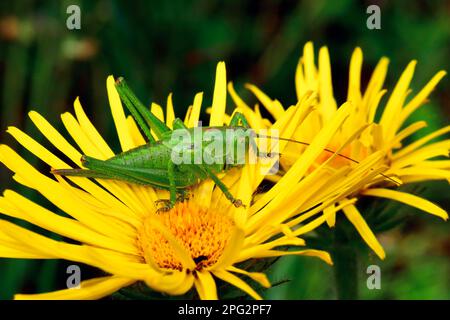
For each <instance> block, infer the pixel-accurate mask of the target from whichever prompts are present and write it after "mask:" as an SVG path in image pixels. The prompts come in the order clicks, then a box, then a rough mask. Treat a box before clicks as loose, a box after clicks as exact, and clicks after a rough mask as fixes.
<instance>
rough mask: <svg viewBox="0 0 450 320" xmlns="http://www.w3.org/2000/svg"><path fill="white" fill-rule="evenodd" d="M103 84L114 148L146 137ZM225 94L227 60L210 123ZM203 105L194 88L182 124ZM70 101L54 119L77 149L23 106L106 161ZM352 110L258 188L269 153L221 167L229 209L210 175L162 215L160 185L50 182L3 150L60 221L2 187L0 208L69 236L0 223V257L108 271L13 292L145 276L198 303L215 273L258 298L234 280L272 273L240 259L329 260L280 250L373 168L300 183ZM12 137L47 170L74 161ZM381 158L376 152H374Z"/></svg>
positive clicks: (283, 125) (73, 156)
mask: <svg viewBox="0 0 450 320" xmlns="http://www.w3.org/2000/svg"><path fill="white" fill-rule="evenodd" d="M107 90H108V97H109V102H110V107H111V111H112V116H113V119H114V123H115V126H116V129H117V134H118V138H119V141H120V145H121V148H122V150H123V151H125V150H129V149H131V148H135V147H137V146H139V145H142V144H144V143H145V141H144V139H143V137H142V135H141V133H140V131H139V130H138V127H137V126H136V123H135V122H134V120H133V119H132V118H131V117H128V118H127V117H126V116H125V114H124V111H123V108H122V104H121V101H120V98H119V95H118V93H117V91H116V89H115V86H114V79H113V77H111V76H110V77H108V79H107ZM226 95H227V94H226V74H225V65H224V63H219V65H218V67H217V75H216V83H215V89H214V97H213V102H212V115H211V120H210V125H211V126H221V125H223V123H224V122H226V116H225V107H226ZM314 102H315V100H314V98H313V97H307V98H305V99H302V101H301V102H299V104H298V105H297V106H293V107H291V108H289V109H287V110H286V112H285V113H284V114H283V115H281V116H280V117H279V120H278V121H277V122H276V123H275V124H274V125H273V126H272V128H274V129H278V130H279V131H280V135H281V136H283V137H287V138H289V137H291V136H292V134H293V132H295V130H296V128H297V126H298V125H299V124H300V123H301V122H302V120H303V119H304V118H305V116H306V114H307V112H308V110H311V108H312V105H313V104H314ZM201 103H202V94H201V93H199V94H197V95H196V97H195V99H194V103H193V105H192V106H191V107H190V108H189V110H188V114H187V116H186V119H185V123H186V124H187V125H188V126H194V125H196V124H197V122H198V118H199V114H200V108H201ZM74 108H75V117H74V116H73V115H72V114H70V113H65V114H63V115H62V117H61V118H62V122H63V124H64V125H65V127H66V129H67V131H68V132H69V134H70V136H71V137H72V138H73V140H74V141H75V143H76V144H77V147H75V146H73V145H71V144H70V143H69V142H68V141H67V140H66V139H65V138H64V137H63V136H62V135H61V134H60V133H59V132H58V131H57V130H56V129H55V128H54V127H53V126H52V125H51V124H49V123H48V122H47V121H46V120H45V119H44V118H43V117H42V116H40V115H39V114H38V113H36V112H30V114H29V116H30V118H31V120H32V121H33V123H34V124H35V125H36V127H37V128H38V130H39V131H40V132H41V133H42V134H43V135H44V136H45V137H46V138H47V139H48V141H49V142H50V143H51V144H52V145H53V147H54V148H56V150H58V151H60V152H61V153H62V154H64V155H65V156H67V158H68V159H70V160H71V161H72V162H73V163H74V164H75V165H76V166H79V167H81V162H80V158H81V156H82V154H86V155H89V156H92V157H95V158H99V159H107V158H110V157H112V156H113V155H114V153H113V151H112V150H111V148H110V147H109V146H108V145H107V143H106V142H105V141H104V140H103V138H102V136H101V135H100V134H99V132H98V131H97V130H96V128H95V127H94V126H93V125H92V123H91V122H90V120H89V119H88V118H87V116H86V114H85V113H84V111H83V109H82V107H81V105H80V102H79V100H78V99H77V100H76V101H75V103H74ZM151 109H152V111H153V112H154V114H156V115H157V116H158V117H159V118H160V119H163V118H164V115H163V109H162V108H161V107H160V106H159V105H157V104H152V108H151ZM350 112H351V108H350V105H347V106H344V107H342V108H341V109H340V110H339V112H336V114H335V116H333V117H332V119H331V120H330V121H329V123H328V124H327V125H326V126H324V128H323V130H321V131H320V132H319V133H318V134H317V136H316V138H315V139H314V141H313V142H312V144H311V146H310V147H308V148H307V149H306V150H305V152H304V153H303V155H302V156H301V157H299V159H298V161H296V162H295V163H293V164H292V167H291V170H289V172H288V173H286V174H285V175H284V177H283V178H281V179H280V180H279V181H278V183H277V184H275V185H274V186H273V187H272V188H271V189H270V190H268V191H267V192H266V193H260V194H256V195H254V193H255V191H256V190H257V187H258V186H259V185H260V183H261V182H262V181H263V180H264V177H265V175H266V174H267V173H268V172H269V170H270V168H271V167H272V166H273V164H274V163H275V161H277V159H276V157H274V158H273V159H271V160H270V161H269V163H267V164H262V163H256V164H247V165H245V166H244V167H242V168H240V169H233V170H230V171H228V172H226V173H224V174H222V176H221V179H222V181H223V182H224V183H225V184H226V185H227V186H228V187H229V188H230V190H231V192H232V193H233V194H234V195H235V196H236V197H237V198H239V199H241V200H242V201H243V203H244V205H245V206H242V207H239V208H235V207H234V206H233V205H232V204H231V203H230V201H228V200H227V199H226V198H225V197H224V195H223V193H222V192H221V191H220V189H219V188H217V187H216V186H215V184H214V183H213V182H212V181H210V180H206V181H203V182H202V183H200V184H199V185H197V186H195V187H194V188H193V189H192V190H190V193H191V195H190V198H189V199H188V200H187V201H185V202H179V203H177V204H176V205H175V207H174V208H172V209H171V210H170V211H168V212H162V213H159V214H158V213H157V208H156V206H155V201H157V200H158V199H167V198H168V193H167V191H163V190H157V189H154V188H151V187H146V186H138V185H130V184H126V183H124V182H120V181H116V180H100V179H98V180H91V179H87V178H83V177H67V178H64V177H61V176H55V177H48V176H47V175H45V174H43V173H40V172H39V171H38V170H36V169H35V168H34V167H33V166H31V165H30V164H29V163H28V162H26V161H25V160H24V159H23V158H22V157H21V156H19V155H18V154H17V153H16V152H15V151H13V150H12V149H11V148H9V147H8V146H6V145H1V146H0V161H1V162H2V163H3V164H4V165H5V166H6V167H8V168H9V169H10V170H11V171H12V172H14V179H15V180H16V181H17V182H19V183H20V184H22V185H24V186H26V187H29V188H31V189H34V190H35V191H36V192H38V193H40V194H41V195H42V196H43V197H45V198H46V199H48V200H49V201H50V202H51V203H53V205H55V206H56V207H57V208H59V209H60V210H61V211H63V212H65V213H66V214H67V216H62V215H58V214H56V213H53V212H51V211H50V210H48V209H46V208H44V207H43V206H40V205H38V204H36V203H34V202H32V201H30V200H29V199H27V198H25V197H24V196H22V195H20V194H18V193H16V192H15V191H12V190H6V191H5V192H4V195H3V196H2V197H1V198H0V212H1V213H3V214H5V215H7V216H10V217H14V218H18V219H22V220H26V221H28V222H30V223H32V224H34V225H36V226H38V227H40V228H43V229H45V230H48V231H50V232H53V233H55V234H59V235H61V236H63V237H66V238H68V239H71V240H72V242H71V243H69V242H64V241H56V240H53V239H51V238H49V237H46V236H43V235H41V234H38V233H36V232H32V231H30V230H28V229H25V228H22V227H20V226H18V225H16V224H14V223H11V222H8V221H6V220H0V257H2V258H25V259H65V260H70V261H75V262H79V263H84V264H88V265H91V266H94V267H97V268H99V269H101V270H103V271H104V272H106V273H107V274H108V275H106V276H104V277H101V278H95V279H91V280H86V281H83V282H82V283H81V288H80V289H63V290H60V291H56V292H50V293H42V294H31V295H22V294H18V295H16V296H15V298H16V299H96V298H101V297H104V296H107V295H109V294H112V293H114V292H116V291H117V290H119V289H121V288H123V287H126V286H129V285H131V284H133V283H135V282H137V281H143V282H145V283H146V284H147V285H148V286H149V287H150V288H152V289H154V290H156V291H160V292H163V293H167V294H171V295H181V294H184V293H186V292H187V291H189V290H190V289H191V288H192V287H195V288H196V290H197V292H198V294H199V296H200V297H201V298H202V299H215V298H217V297H218V293H217V290H216V284H215V280H214V279H215V278H218V279H222V280H223V281H225V282H228V283H230V284H232V285H234V286H236V287H238V288H240V289H241V290H243V291H244V292H246V293H248V294H249V295H250V296H252V297H253V298H256V299H258V298H260V296H259V295H258V293H256V292H255V291H254V290H253V289H252V288H251V287H250V286H249V285H248V284H247V283H246V282H244V280H242V279H241V276H246V277H248V278H250V279H252V280H254V281H256V282H259V283H260V284H261V285H263V286H265V287H268V286H270V283H269V281H268V279H267V278H266V276H265V275H264V274H262V273H258V272H249V271H246V270H243V269H240V268H238V267H236V266H235V265H236V264H238V263H240V262H243V261H246V260H248V259H254V258H256V259H263V258H269V257H278V256H284V255H306V256H316V257H319V258H321V259H323V260H324V261H326V262H327V263H329V264H331V259H330V256H329V255H328V253H326V252H323V251H320V250H292V251H286V250H281V249H277V248H278V247H285V246H303V245H304V244H305V243H304V241H303V240H302V239H300V238H298V236H300V235H302V234H304V233H306V232H309V231H311V230H313V229H314V228H315V227H317V226H318V225H320V224H322V223H323V222H325V219H326V217H325V216H323V215H319V216H317V215H318V214H319V213H320V212H321V210H323V208H324V207H326V206H328V205H329V204H330V203H334V202H336V201H342V204H341V206H345V205H346V204H348V203H351V202H352V201H354V200H353V199H350V198H349V200H344V199H346V197H349V195H350V194H352V193H353V192H354V191H355V188H357V185H358V184H359V183H364V182H368V181H370V179H373V177H374V176H376V175H377V172H375V171H373V170H371V169H370V168H371V167H372V164H371V163H370V162H368V161H362V162H361V164H360V165H358V166H355V167H354V168H353V169H350V168H344V169H343V170H338V171H336V172H335V173H333V174H328V173H327V171H326V170H321V168H319V169H318V170H315V171H313V172H311V173H309V175H308V178H304V179H303V177H304V176H305V174H306V173H307V169H308V168H309V167H310V165H311V163H312V162H313V161H314V159H315V158H316V157H317V156H319V155H320V154H321V152H322V151H323V148H324V147H325V146H326V145H328V144H329V141H330V139H331V138H332V137H333V135H334V134H335V133H336V131H337V130H339V128H340V127H341V125H342V123H343V120H344V119H345V118H346V117H347V116H348V115H349V114H350ZM174 117H175V116H174V111H173V106H172V100H171V96H170V95H169V98H168V101H167V112H166V116H165V121H166V123H167V124H168V125H169V126H170V125H171V123H172V121H173V119H174ZM8 132H9V133H10V134H11V135H12V136H13V137H14V138H15V139H16V140H17V141H18V142H19V143H20V144H21V145H22V146H24V147H25V148H26V149H28V151H30V152H31V153H33V154H34V155H35V156H36V157H37V158H39V159H40V160H42V161H43V162H45V163H46V164H47V165H48V166H49V170H50V168H61V169H64V168H67V169H69V168H71V165H70V164H69V163H66V162H64V161H63V160H62V159H61V158H59V157H58V156H56V155H55V154H53V153H52V152H50V151H49V149H47V148H45V147H44V146H43V145H41V144H39V143H38V142H37V141H35V140H34V139H33V138H32V137H30V136H29V135H27V134H26V133H24V132H22V131H20V130H19V129H17V128H14V127H10V128H9V129H8ZM285 146H286V142H281V143H280V145H279V147H280V150H283V148H284V147H285ZM379 156H380V154H378V155H375V158H376V157H379ZM372 161H373V160H372ZM323 167H324V166H322V168H323ZM302 212H304V213H302ZM299 213H301V214H299ZM300 224H301V227H299V225H300ZM73 241H75V242H76V243H77V244H74V243H73ZM238 275H239V276H238Z"/></svg>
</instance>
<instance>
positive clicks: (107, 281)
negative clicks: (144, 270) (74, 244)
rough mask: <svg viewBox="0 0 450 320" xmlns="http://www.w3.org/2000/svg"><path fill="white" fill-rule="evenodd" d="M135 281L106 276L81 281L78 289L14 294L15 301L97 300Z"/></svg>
mask: <svg viewBox="0 0 450 320" xmlns="http://www.w3.org/2000/svg"><path fill="white" fill-rule="evenodd" d="M133 282H135V280H133V279H128V278H123V277H117V276H108V277H103V278H95V279H91V280H86V281H82V282H81V283H80V288H79V289H77V288H72V289H65V290H59V291H53V292H48V293H39V294H16V295H15V296H14V299H15V300H97V299H101V298H103V297H106V296H109V295H111V294H113V293H114V292H116V291H118V290H120V289H121V288H123V287H126V286H129V285H131V284H132V283H133Z"/></svg>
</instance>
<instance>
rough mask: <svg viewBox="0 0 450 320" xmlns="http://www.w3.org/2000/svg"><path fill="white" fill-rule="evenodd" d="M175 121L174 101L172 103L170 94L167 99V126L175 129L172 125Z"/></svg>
mask: <svg viewBox="0 0 450 320" xmlns="http://www.w3.org/2000/svg"><path fill="white" fill-rule="evenodd" d="M173 120H175V111H174V108H173V101H172V93H170V94H169V96H168V97H167V108H166V125H167V126H168V127H169V128H170V129H173V127H172V123H173Z"/></svg>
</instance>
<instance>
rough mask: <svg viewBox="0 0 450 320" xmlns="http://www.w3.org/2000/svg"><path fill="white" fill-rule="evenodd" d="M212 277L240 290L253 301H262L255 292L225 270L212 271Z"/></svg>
mask: <svg viewBox="0 0 450 320" xmlns="http://www.w3.org/2000/svg"><path fill="white" fill-rule="evenodd" d="M214 275H215V276H216V277H217V278H219V279H222V280H223V281H226V282H228V283H230V284H232V285H233V286H235V287H237V288H239V289H241V290H242V291H244V292H245V293H247V294H248V295H249V296H251V297H252V298H253V299H255V300H262V298H261V296H260V295H259V294H258V293H257V292H256V291H255V290H253V289H252V288H251V287H250V286H249V285H248V284H247V283H245V282H244V281H242V280H241V279H240V278H238V277H236V276H235V275H234V274H232V273H230V272H228V271H225V270H217V271H214Z"/></svg>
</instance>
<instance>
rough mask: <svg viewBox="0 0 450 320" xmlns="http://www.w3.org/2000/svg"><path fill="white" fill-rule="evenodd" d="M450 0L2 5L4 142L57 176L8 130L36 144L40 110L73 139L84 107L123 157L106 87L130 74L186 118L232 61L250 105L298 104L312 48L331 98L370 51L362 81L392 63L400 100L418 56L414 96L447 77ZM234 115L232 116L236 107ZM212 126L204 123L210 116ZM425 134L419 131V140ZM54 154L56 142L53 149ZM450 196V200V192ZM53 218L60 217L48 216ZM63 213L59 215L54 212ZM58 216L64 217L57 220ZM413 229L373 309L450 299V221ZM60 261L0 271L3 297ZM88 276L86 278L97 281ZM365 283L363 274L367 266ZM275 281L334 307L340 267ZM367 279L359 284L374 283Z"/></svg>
mask: <svg viewBox="0 0 450 320" xmlns="http://www.w3.org/2000/svg"><path fill="white" fill-rule="evenodd" d="M71 4H78V5H79V6H80V7H81V12H82V16H81V30H68V29H67V28H66V19H67V17H68V15H67V13H66V8H67V6H69V5H71ZM370 4H378V5H380V7H381V13H382V18H381V19H382V20H381V26H382V29H381V30H368V29H367V28H366V19H367V16H368V15H367V14H366V8H367V6H368V5H370ZM449 11H450V5H449V2H448V1H444V0H442V1H434V0H433V1H425V0H423V1H375V0H373V1H352V0H341V1H325V0H315V1H299V2H297V1H291V0H285V1H268V0H262V1H240V0H229V1H217V0H202V1H195V2H190V1H183V0H172V1H164V2H163V1H158V2H156V1H134V2H132V3H131V2H130V1H107V0H98V1H88V0H70V1H38V0H34V1H33V0H17V1H2V2H0V88H1V89H0V129H1V133H0V140H1V142H2V143H8V144H9V145H11V146H13V147H14V148H17V149H18V150H19V151H20V152H21V154H23V155H24V156H26V157H27V159H28V160H29V161H30V162H31V163H32V164H33V165H36V166H37V167H38V168H39V169H41V170H43V171H45V170H48V168H47V167H46V166H44V165H43V164H42V163H40V162H38V161H37V160H36V159H35V158H33V157H30V154H29V153H27V152H26V151H25V150H23V149H21V148H19V146H18V145H17V143H15V142H14V141H13V139H11V137H9V136H8V135H7V134H5V130H6V128H7V126H10V125H13V126H17V127H19V128H21V129H23V130H25V131H27V132H29V133H31V135H32V136H34V137H36V139H37V140H38V141H40V142H44V139H43V138H42V137H41V136H40V135H38V134H37V130H36V129H35V128H34V127H33V126H32V125H31V124H30V121H29V119H28V118H27V116H26V115H27V112H28V111H29V110H31V109H33V110H36V111H38V112H40V113H41V114H43V115H44V116H45V117H47V118H48V119H49V120H50V121H51V122H52V123H53V124H54V125H55V126H56V127H57V128H59V129H61V130H63V128H62V126H61V123H60V122H59V119H58V117H59V115H60V114H61V113H63V112H67V111H72V107H71V105H72V103H73V101H74V99H75V98H76V97H77V96H80V99H81V102H82V104H83V106H84V108H85V110H86V112H87V113H88V115H89V116H90V117H91V118H92V120H93V122H94V123H95V124H96V126H97V127H98V128H99V129H100V132H102V133H103V134H104V135H105V136H106V138H107V140H108V141H109V142H110V143H111V145H112V147H113V148H114V150H116V151H118V150H119V149H118V144H117V141H116V140H117V139H115V135H114V130H113V124H112V119H111V116H110V115H109V113H108V111H107V110H108V102H107V95H106V88H105V80H106V77H107V75H109V74H113V75H115V76H119V75H121V76H124V77H125V78H126V79H127V81H128V83H129V84H130V85H131V86H132V87H133V88H134V89H135V91H136V92H137V94H138V96H139V97H141V99H143V100H144V101H145V102H147V103H150V101H155V102H158V103H160V104H165V100H166V97H167V95H168V94H169V93H170V92H174V103H175V107H176V109H177V113H178V114H179V115H183V114H184V112H185V110H186V108H187V106H188V105H189V104H191V102H192V99H193V96H194V94H195V93H196V92H198V91H204V92H205V101H206V104H209V102H210V101H211V94H212V88H213V79H214V71H215V65H216V63H217V62H218V61H219V60H224V61H226V63H227V71H228V76H229V79H232V80H233V81H234V83H235V85H236V88H237V90H238V91H239V92H240V93H242V94H243V95H244V96H245V97H247V98H249V99H251V98H250V95H248V93H246V92H245V91H243V90H242V88H243V84H244V83H245V82H254V83H256V84H258V85H260V86H262V87H263V88H264V89H265V90H266V92H267V93H268V94H269V95H271V96H272V97H277V98H278V99H279V100H280V101H282V102H283V103H284V104H286V105H289V104H292V103H294V101H295V91H294V81H293V80H294V70H295V66H296V63H297V60H298V57H299V56H300V54H301V51H302V47H303V44H304V43H305V42H306V41H308V40H313V41H314V44H315V46H316V49H317V48H318V47H319V46H322V45H327V46H328V47H329V49H330V54H331V59H332V70H333V76H334V77H333V81H334V85H335V93H336V95H337V97H338V101H340V102H341V103H342V102H343V99H344V97H345V95H346V87H347V74H348V64H349V59H350V56H351V53H352V50H353V48H354V47H355V46H360V47H361V48H362V49H363V52H364V59H365V62H364V69H363V81H364V82H365V83H366V82H367V80H368V77H369V75H370V72H371V70H372V69H373V67H374V65H375V64H376V62H377V60H378V59H379V58H381V56H383V55H386V56H388V57H389V58H390V60H391V63H390V70H389V74H388V78H387V84H386V87H387V88H389V89H390V90H392V88H393V86H394V84H395V81H396V79H398V77H399V76H400V72H401V71H402V69H403V68H404V67H405V66H406V64H407V63H408V62H409V60H411V59H417V60H418V61H419V64H418V67H417V71H416V75H415V77H414V80H413V84H412V87H413V89H414V90H415V91H417V90H418V89H420V88H421V87H422V86H423V85H424V84H425V83H426V82H427V80H428V79H430V78H431V77H432V76H433V75H434V74H435V73H436V72H437V71H438V70H440V69H445V70H447V71H448V70H450V68H449V59H448V57H449V56H450V43H449V33H450V25H449V21H450V19H449ZM449 84H450V82H449V81H448V79H447V78H445V79H444V81H442V83H441V84H440V85H439V87H438V88H437V89H436V90H435V92H434V93H433V94H432V97H431V103H429V104H428V105H427V106H425V107H423V108H421V109H420V111H418V112H416V113H415V115H414V117H413V118H415V119H417V118H419V117H420V118H425V119H426V120H427V121H428V122H429V128H427V129H425V130H423V131H424V132H426V131H427V130H434V129H435V128H438V127H440V126H442V125H443V124H448V119H449V114H450V107H449V104H448V101H449V98H450V97H449V92H450V91H449V88H450V85H449ZM229 105H230V108H231V104H229ZM203 118H204V119H207V117H205V115H204V114H203ZM420 134H423V132H421V133H420ZM46 145H47V146H48V144H46ZM10 176H11V175H10V173H9V172H7V171H6V170H4V168H2V169H1V171H0V181H1V189H2V190H3V189H6V188H15V189H18V190H20V191H21V192H23V193H24V194H25V195H26V196H28V197H30V198H32V199H33V200H34V201H37V202H39V203H44V204H46V205H49V204H48V203H46V202H45V200H44V199H41V198H40V197H39V196H38V195H36V194H35V193H33V192H31V191H30V190H26V189H23V188H21V187H20V186H18V185H17V184H15V183H13V181H12V179H11V177H10ZM443 188H448V186H446V185H445V184H438V183H432V184H428V185H427V186H426V191H427V192H426V195H427V196H428V198H429V199H431V200H433V201H436V202H437V203H439V204H440V205H441V206H443V207H445V208H449V197H448V192H442V191H441V190H443ZM447 190H448V189H447ZM50 208H51V206H50ZM52 209H54V208H52ZM55 210H56V209H55ZM408 221H409V222H408V223H407V225H403V226H402V227H399V228H396V229H395V230H394V231H391V232H387V233H384V234H382V235H381V238H382V240H383V244H384V245H385V246H386V248H387V253H388V258H387V259H386V261H384V262H380V261H378V260H377V259H376V258H375V257H371V258H370V259H372V260H371V261H368V262H367V263H374V264H379V265H380V266H381V267H382V276H383V282H382V285H383V287H382V290H380V291H370V292H369V291H368V290H367V289H364V288H362V289H361V293H362V295H363V298H393V299H407V298H426V299H428V298H430V299H431V298H438V299H449V298H450V297H449V292H450V287H449V283H450V281H449V279H448V277H449V274H450V273H449V271H450V270H449V265H450V264H449V257H450V252H449V246H450V244H449V238H448V224H444V223H441V221H437V220H436V219H435V218H432V217H428V216H425V217H424V214H423V213H419V212H414V214H412V215H411V216H410V217H409V220H408ZM67 264H68V262H63V261H44V262H41V261H22V260H0V283H1V287H0V288H1V289H0V298H10V297H11V296H12V294H13V293H14V292H24V291H25V292H36V291H38V292H41V291H47V290H51V289H56V288H61V287H64V285H65V267H66V266H67ZM83 270H88V271H85V273H83V277H85V278H86V277H88V275H89V274H91V273H93V271H89V270H90V269H89V268H88V267H83ZM361 270H362V271H361V277H362V278H364V277H366V275H365V274H364V272H365V268H362V269H361ZM271 278H272V280H274V281H279V280H285V279H292V281H290V282H289V283H288V284H284V285H280V286H278V287H277V288H274V289H272V290H270V291H269V293H268V294H266V296H267V297H269V298H283V299H285V298H292V299H321V298H333V297H334V296H335V293H334V292H333V291H332V287H333V285H332V281H333V274H332V270H331V268H330V267H328V266H326V265H324V264H323V263H321V262H319V261H315V260H312V259H310V258H301V257H291V258H285V259H281V261H279V262H278V263H277V264H276V265H275V268H273V269H272V272H271ZM364 284H365V281H361V285H364Z"/></svg>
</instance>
